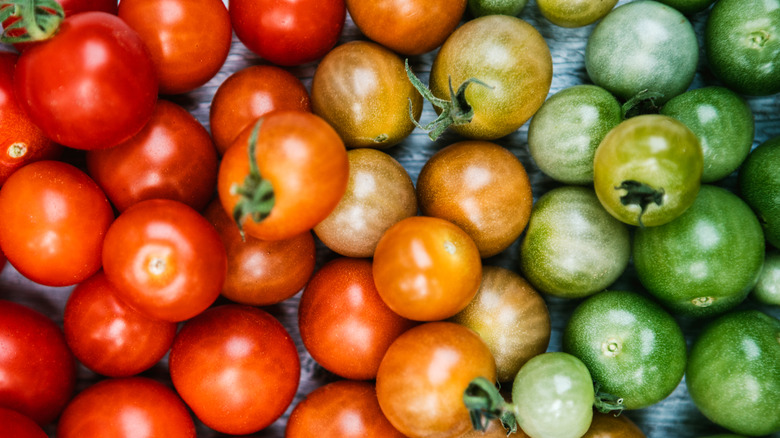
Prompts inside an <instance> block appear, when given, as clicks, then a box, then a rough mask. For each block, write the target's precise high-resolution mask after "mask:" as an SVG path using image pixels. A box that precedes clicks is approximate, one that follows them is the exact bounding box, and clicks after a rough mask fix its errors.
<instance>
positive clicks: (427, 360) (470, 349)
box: [376, 322, 496, 438]
mask: <svg viewBox="0 0 780 438" xmlns="http://www.w3.org/2000/svg"><path fill="white" fill-rule="evenodd" d="M431 370H435V372H431ZM477 377H483V378H485V379H488V380H489V381H491V382H493V381H495V379H496V365H495V361H494V360H493V355H491V354H490V350H489V349H488V347H487V345H485V343H484V342H482V340H481V339H480V338H479V336H478V335H477V334H476V333H474V332H473V331H471V330H469V329H467V328H466V327H463V326H462V325H459V324H455V323H452V322H430V323H426V324H422V325H419V326H417V327H414V328H412V329H409V330H408V331H406V332H405V333H404V334H402V335H401V336H399V337H398V339H396V340H395V342H393V343H392V344H391V345H390V348H389V349H388V350H387V353H386V354H385V357H384V358H383V359H382V363H381V365H380V366H379V372H378V374H377V378H376V391H377V397H378V399H379V406H380V407H381V408H382V412H384V414H385V416H386V417H387V419H388V420H390V423H392V424H393V426H395V428H396V429H398V430H399V431H401V432H402V433H403V434H404V435H406V436H408V437H412V438H428V437H430V438H433V437H436V438H447V437H453V438H454V437H459V436H461V435H463V434H464V433H466V432H467V431H469V430H470V429H471V428H472V426H471V420H470V418H469V412H468V410H467V409H466V405H465V404H464V403H463V392H464V391H465V390H466V387H468V385H469V382H471V381H472V380H473V379H475V378H477Z"/></svg>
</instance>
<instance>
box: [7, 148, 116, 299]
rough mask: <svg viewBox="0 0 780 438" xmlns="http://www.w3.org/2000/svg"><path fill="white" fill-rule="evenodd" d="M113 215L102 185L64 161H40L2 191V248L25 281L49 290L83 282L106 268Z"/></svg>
mask: <svg viewBox="0 0 780 438" xmlns="http://www.w3.org/2000/svg"><path fill="white" fill-rule="evenodd" d="M113 220H114V212H113V210H112V209H111V204H110V203H109V202H108V199H106V195H105V194H104V193H103V191H102V190H100V187H98V185H97V184H96V183H95V182H94V181H93V180H92V179H91V178H90V177H89V176H88V175H87V174H86V173H84V172H82V171H81V170H79V169H77V168H76V167H74V166H72V165H70V164H66V163H63V162H60V161H37V162H34V163H31V164H28V165H26V166H25V167H23V168H21V169H19V170H17V171H16V172H14V173H13V174H12V175H11V177H10V178H8V180H7V181H6V182H5V184H3V186H2V188H0V247H2V249H3V253H5V255H6V257H8V260H9V262H10V263H11V264H12V265H14V267H15V268H16V269H17V270H18V271H19V272H20V273H21V274H22V275H24V276H25V277H27V278H29V279H30V280H32V281H34V282H36V283H39V284H42V285H46V286H68V285H72V284H76V283H79V282H81V281H83V280H85V279H87V278H89V277H90V276H92V274H94V273H95V272H97V271H98V270H99V269H100V266H101V248H102V245H103V238H104V236H105V235H106V232H107V231H108V227H109V226H110V225H111V223H112V221H113Z"/></svg>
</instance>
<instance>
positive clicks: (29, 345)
mask: <svg viewBox="0 0 780 438" xmlns="http://www.w3.org/2000/svg"><path fill="white" fill-rule="evenodd" d="M0 327H2V328H3V329H2V330H0V346H2V348H0V376H2V379H0V407H4V408H8V409H13V410H15V411H18V412H20V413H22V414H24V415H25V416H27V417H29V418H30V419H31V420H33V421H35V422H36V423H38V424H40V425H45V424H48V423H50V422H52V421H53V420H54V419H55V418H56V417H57V415H59V414H60V412H61V411H62V409H63V408H64V407H65V404H66V403H68V401H69V400H70V399H71V397H72V396H73V390H74V389H75V386H76V362H75V361H74V359H73V355H72V354H71V352H70V350H68V345H67V344H66V343H65V336H64V335H63V334H62V330H61V329H60V328H59V327H58V326H57V325H56V324H55V323H54V322H53V321H52V320H50V319H49V318H48V317H46V316H45V315H44V314H42V313H40V312H38V311H36V310H33V309H31V308H29V307H26V306H23V305H21V304H17V303H14V302H11V301H5V300H0ZM0 424H3V425H4V423H3V422H1V421H0ZM8 436H14V435H8Z"/></svg>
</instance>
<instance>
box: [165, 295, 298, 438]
mask: <svg viewBox="0 0 780 438" xmlns="http://www.w3.org/2000/svg"><path fill="white" fill-rule="evenodd" d="M169 368H170V372H171V379H172V381H173V385H174V387H175V388H176V390H177V391H178V393H179V394H180V395H181V397H182V398H183V399H184V401H185V402H186V403H187V405H188V406H189V407H190V408H191V409H192V410H193V412H195V415H197V417H198V418H199V419H200V420H201V421H202V422H203V423H204V424H206V425H207V426H209V427H210V428H212V429H214V430H216V431H218V432H222V433H227V434H232V435H243V434H249V433H253V432H256V431H258V430H260V429H263V428H265V427H267V426H268V425H270V424H271V423H272V422H273V421H275V420H276V419H277V418H279V417H280V416H281V415H282V413H284V411H285V410H286V409H287V407H288V406H289V405H290V403H291V402H292V400H293V397H294V396H295V393H296V390H297V388H298V380H299V378H300V360H299V359H298V350H297V349H296V347H295V343H294V342H293V339H292V337H291V336H290V334H289V333H288V332H287V331H286V330H285V328H284V326H282V324H281V323H280V322H279V321H277V320H276V319H275V318H274V317H273V316H271V314H269V313H268V312H265V311H264V310H261V309H259V308H256V307H250V306H242V305H237V304H227V305H222V306H217V307H213V308H211V309H208V310H206V311H205V312H203V313H201V314H200V315H198V316H196V317H194V318H193V319H191V320H189V321H188V322H187V323H185V325H184V327H183V328H182V329H181V330H180V331H179V333H178V334H177V335H176V339H175V340H174V343H173V347H172V348H171V354H170V358H169Z"/></svg>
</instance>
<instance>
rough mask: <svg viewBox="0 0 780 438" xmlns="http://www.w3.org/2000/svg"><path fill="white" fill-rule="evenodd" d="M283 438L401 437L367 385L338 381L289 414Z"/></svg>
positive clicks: (315, 393) (309, 396) (309, 398)
mask: <svg viewBox="0 0 780 438" xmlns="http://www.w3.org/2000/svg"><path fill="white" fill-rule="evenodd" d="M284 436H285V438H317V437H339V438H403V437H404V435H403V434H402V433H401V432H399V431H398V430H397V429H396V428H394V427H393V425H392V424H390V422H389V421H387V418H385V414H383V413H382V410H381V409H380V408H379V402H378V401H377V398H376V389H375V388H374V384H373V383H370V382H356V381H351V380H339V381H336V382H333V383H329V384H327V385H324V386H321V387H319V388H317V389H315V390H314V391H312V392H311V393H310V394H309V395H308V396H306V398H305V399H304V400H303V401H301V402H300V403H298V405H297V406H295V409H293V411H292V413H291V414H290V419H289V420H288V421H287V428H286V430H285V435H284Z"/></svg>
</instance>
